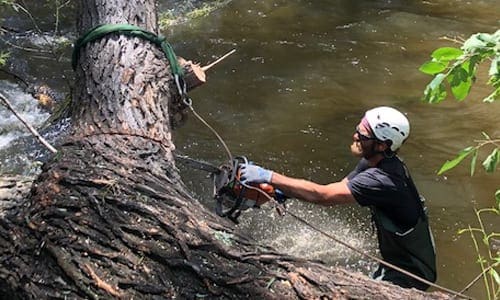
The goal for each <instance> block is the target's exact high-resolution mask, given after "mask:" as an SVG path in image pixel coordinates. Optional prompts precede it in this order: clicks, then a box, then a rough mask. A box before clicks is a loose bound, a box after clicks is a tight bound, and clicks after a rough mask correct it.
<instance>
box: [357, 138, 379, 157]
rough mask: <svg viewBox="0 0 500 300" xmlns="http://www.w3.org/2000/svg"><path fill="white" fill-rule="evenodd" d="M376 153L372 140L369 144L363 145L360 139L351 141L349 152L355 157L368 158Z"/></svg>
mask: <svg viewBox="0 0 500 300" xmlns="http://www.w3.org/2000/svg"><path fill="white" fill-rule="evenodd" d="M377 153H378V152H377V151H375V143H373V142H372V143H370V145H363V144H362V143H361V142H360V141H353V142H352V144H351V154H352V155H354V156H355V157H359V158H362V157H363V158H365V159H370V158H372V157H373V156H375V155H376V154H377Z"/></svg>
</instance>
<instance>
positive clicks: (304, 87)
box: [0, 0, 500, 298]
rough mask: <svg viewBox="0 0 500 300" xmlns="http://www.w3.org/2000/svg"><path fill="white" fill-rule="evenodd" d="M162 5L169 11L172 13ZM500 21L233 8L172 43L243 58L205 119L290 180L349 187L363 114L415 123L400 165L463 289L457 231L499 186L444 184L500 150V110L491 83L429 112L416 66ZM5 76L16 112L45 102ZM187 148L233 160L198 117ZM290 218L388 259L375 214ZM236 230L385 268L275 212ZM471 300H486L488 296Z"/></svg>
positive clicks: (197, 175)
mask: <svg viewBox="0 0 500 300" xmlns="http://www.w3.org/2000/svg"><path fill="white" fill-rule="evenodd" d="M28 3H35V2H34V1H28ZM161 4H162V5H160V8H163V6H164V5H166V4H168V3H167V1H165V2H162V3H161ZM33 5H34V4H33ZM498 13H499V11H498V1H497V0H485V1H474V2H471V1H459V0H449V1H444V0H439V1H411V2H410V1H373V0H370V1H368V0H366V1H348V0H338V1H299V0H287V1H284V0H283V1H226V2H225V3H224V5H222V6H221V7H219V8H218V9H216V10H214V11H212V12H211V13H210V14H209V15H207V16H203V17H199V18H196V19H188V20H187V21H183V22H180V23H177V24H175V25H172V26H170V27H169V28H168V29H166V30H165V31H164V32H163V34H165V35H166V36H167V38H168V40H169V41H170V43H171V44H172V45H173V47H174V49H175V51H176V53H177V54H178V55H180V56H183V57H185V58H188V59H192V60H194V61H198V62H201V63H202V64H207V63H209V62H211V61H214V60H215V59H216V58H217V57H219V56H221V55H223V54H224V53H226V52H228V51H230V50H231V49H236V52H235V53H234V54H233V55H231V56H230V57H228V58H227V59H226V60H224V61H223V62H221V63H219V64H218V65H217V66H216V67H214V68H212V69H210V70H209V71H208V73H207V75H208V82H207V83H206V84H205V85H204V86H202V87H199V88H198V89H196V90H195V91H193V92H192V93H191V97H192V98H193V103H194V104H193V105H194V109H195V110H196V111H197V112H198V113H199V114H201V115H202V116H203V117H204V118H205V120H206V121H207V122H208V123H210V124H211V125H212V126H213V127H214V128H215V129H216V130H217V131H218V133H219V134H220V135H221V136H222V137H223V138H224V140H225V142H226V143H227V145H228V146H229V148H230V149H231V152H232V154H233V155H246V156H247V157H248V158H249V159H250V160H252V161H254V162H256V163H258V164H260V165H263V166H265V167H267V168H270V169H273V170H276V171H278V172H283V173H285V174H288V175H291V176H296V177H301V178H307V179H311V180H314V181H316V182H320V183H329V182H333V181H337V180H340V179H342V178H343V177H344V176H345V175H346V174H347V173H348V172H349V171H350V170H351V169H352V168H353V167H354V166H355V164H356V159H355V158H353V157H352V156H351V155H350V152H349V145H350V142H351V139H352V134H353V130H354V126H355V125H356V124H357V122H358V121H359V119H360V117H361V116H362V114H363V112H364V111H365V110H367V109H369V108H371V107H373V106H378V105H391V106H395V107H397V108H399V109H400V110H402V111H403V112H405V113H407V115H408V118H409V119H410V122H411V125H412V132H411V137H410V139H409V140H408V141H407V143H405V145H404V146H403V148H402V150H401V152H400V156H401V157H402V158H403V159H404V160H405V161H406V163H407V164H408V166H409V168H410V170H411V172H412V176H413V178H414V180H415V182H416V184H417V186H418V188H419V190H420V192H421V193H422V194H423V195H424V196H425V197H426V199H427V206H428V207H429V213H430V221H431V226H432V229H433V233H434V235H435V240H436V247H437V257H438V272H439V274H438V282H437V283H438V284H440V285H443V286H446V287H448V288H451V289H454V290H460V289H462V288H463V287H464V286H465V285H467V284H468V283H469V282H470V281H471V280H472V279H473V278H474V277H475V276H476V275H477V274H479V273H480V268H479V266H478V264H477V263H476V259H477V256H476V252H475V250H474V247H473V244H472V242H471V239H470V236H469V235H458V234H457V231H458V230H460V229H462V228H466V227H467V226H468V224H471V225H472V226H477V220H476V217H475V215H474V212H473V209H474V208H482V207H489V206H492V205H493V203H494V192H495V190H496V189H498V188H499V187H500V185H499V182H500V180H499V179H500V176H499V173H498V172H497V173H495V174H485V172H484V171H483V170H481V169H480V168H478V170H477V172H476V174H475V175H474V177H472V178H471V177H470V176H469V170H468V165H467V164H466V165H464V166H459V167H458V168H456V169H454V170H453V171H451V172H448V173H446V174H445V175H444V176H443V175H442V176H437V175H436V171H437V170H438V169H439V168H440V166H441V165H442V163H443V162H444V161H446V160H447V159H450V158H452V157H453V156H454V155H455V154H456V153H457V152H458V151H459V150H460V149H462V148H465V147H466V146H468V145H471V144H474V141H475V140H478V139H481V138H482V136H481V132H482V131H484V132H486V133H488V134H489V135H490V136H492V137H498V136H499V135H500V128H499V126H498V120H499V119H500V109H499V104H498V103H492V104H485V103H480V99H482V98H481V96H484V95H486V94H487V93H488V92H489V91H490V90H489V88H488V87H486V86H485V85H484V82H485V76H484V75H482V76H479V77H478V80H477V85H476V86H474V88H473V92H472V94H471V96H470V98H469V100H467V101H464V102H456V101H454V100H447V101H446V102H444V103H442V104H439V105H429V104H425V103H422V102H421V101H420V100H419V99H420V97H421V95H422V92H423V90H424V87H425V85H426V84H427V82H428V80H429V77H427V76H426V75H423V74H421V73H419V72H418V67H419V66H420V65H421V64H422V63H423V62H425V61H426V60H428V57H429V55H430V53H431V52H432V51H433V50H434V49H436V48H438V47H441V46H452V45H453V42H452V41H449V40H446V39H442V37H448V38H467V37H469V36H470V35H471V34H473V33H476V32H490V33H492V32H494V31H496V30H497V29H498V28H499V27H500V22H499V18H498V16H499V14H498ZM2 14H3V16H4V18H5V20H6V22H7V23H8V24H9V25H10V26H16V25H18V26H21V25H22V26H24V27H25V28H28V27H29V23H28V22H27V21H26V20H24V19H23V18H21V17H15V15H14V14H13V13H12V12H9V11H4V12H3V13H2ZM44 14H45V16H43V17H42V19H43V24H44V26H45V27H44V28H45V29H46V30H47V31H48V30H50V28H51V27H50V26H51V22H50V20H51V16H52V14H51V13H50V11H49V10H46V11H45V12H44ZM70 16H71V14H69V15H68V16H67V18H65V19H63V20H62V27H61V28H63V33H64V34H65V36H69V37H70V38H71V37H72V36H73V35H74V34H73V33H72V27H71V26H70V24H71V18H70ZM73 38H74V36H73ZM2 45H3V44H2ZM15 53H16V57H15V59H14V61H15V63H16V66H17V67H13V68H14V70H21V71H24V72H26V73H29V74H31V76H33V77H34V78H35V79H36V80H38V81H44V82H48V83H50V84H51V85H52V87H53V88H55V89H56V90H58V89H59V90H60V91H61V92H64V91H65V90H66V88H65V83H64V81H63V80H62V79H61V74H62V73H64V74H66V73H67V72H69V70H70V66H69V60H68V58H67V57H66V58H63V59H62V61H61V62H60V63H54V60H53V59H51V58H49V57H48V56H47V55H41V54H34V53H27V52H22V51H16V52H15ZM0 76H1V77H0V88H1V89H2V91H5V92H8V93H9V96H10V97H12V98H13V99H14V101H15V102H19V103H29V102H30V101H32V100H33V99H32V98H31V99H30V96H29V95H28V94H27V93H26V92H25V91H24V90H23V88H22V86H21V85H20V83H19V82H16V81H15V80H14V79H13V78H11V77H9V76H7V75H2V74H0ZM20 105H21V104H20ZM23 105H25V106H24V110H25V113H26V114H27V115H28V116H31V118H32V121H33V123H34V124H35V125H37V124H40V123H39V119H44V118H45V117H46V115H44V113H43V112H39V111H37V110H36V109H35V108H34V107H32V106H31V104H30V105H28V104H23ZM1 109H3V108H1ZM0 115H1V117H2V120H1V122H0V134H1V136H0V151H2V153H1V154H0V157H1V158H2V159H3V160H2V168H1V169H0V171H2V172H26V171H23V170H25V167H26V166H27V165H29V163H30V161H31V160H32V159H33V158H34V157H35V158H36V157H37V154H36V152H34V153H35V154H33V153H32V152H30V153H31V155H28V154H23V155H19V154H17V153H25V151H23V149H22V148H21V145H24V144H23V143H18V146H12V145H13V144H12V143H15V142H12V141H10V140H11V139H12V137H15V136H17V135H19V134H20V132H21V129H20V127H18V126H14V125H12V124H13V123H15V121H14V120H10V119H9V121H8V122H5V121H4V120H5V119H6V118H10V117H9V116H8V114H7V113H6V112H3V111H0ZM175 143H176V146H177V149H178V150H179V151H180V152H182V153H184V154H187V155H189V156H191V157H195V158H198V159H202V160H205V161H210V162H212V163H214V164H220V163H222V162H224V161H225V159H226V154H225V152H224V149H223V147H222V146H221V144H220V143H219V142H218V141H217V139H216V138H215V136H214V135H213V134H212V133H211V132H210V131H209V130H208V129H207V128H206V127H204V125H202V123H201V122H199V121H198V120H197V119H196V118H194V116H191V117H190V119H189V121H188V122H187V123H186V124H185V126H183V127H182V128H180V129H178V130H177V131H176V133H175ZM14 145H16V144H14ZM38 151H39V150H38ZM485 153H486V152H484V154H483V156H484V155H485ZM19 156H23V159H22V160H19V158H18V157H19ZM12 161H14V162H15V163H12ZM19 161H21V162H23V163H21V166H22V167H20V165H19ZM478 165H479V164H478ZM179 167H180V168H181V171H182V174H183V178H184V181H185V182H186V184H187V185H188V186H189V187H190V188H191V189H192V190H193V193H194V195H195V196H196V197H197V198H198V199H200V201H202V202H203V203H205V204H206V205H207V206H210V207H213V203H212V200H211V198H210V193H211V185H210V180H209V179H208V178H206V174H203V173H201V172H200V171H195V170H190V169H188V168H185V167H183V166H182V165H181V166H179ZM288 209H290V211H292V212H294V213H296V214H298V215H300V216H302V217H304V218H305V219H307V220H308V221H310V222H311V223H312V224H314V225H315V226H317V227H320V228H321V229H323V230H325V231H327V232H329V233H331V234H333V235H334V236H336V237H337V238H338V239H341V240H343V241H345V242H348V243H350V244H351V245H352V246H354V247H356V248H358V249H360V250H362V251H365V252H368V253H370V254H376V253H377V244H376V241H375V239H374V236H373V234H372V228H371V225H370V222H369V213H368V211H366V210H365V209H362V208H359V207H357V206H355V205H352V206H342V207H331V208H322V207H321V208H320V207H316V206H314V205H309V204H304V203H301V202H299V201H297V200H291V201H289V203H288ZM484 221H485V226H487V227H488V228H489V230H496V232H499V231H500V222H499V218H498V217H485V219H484ZM238 227H239V228H240V229H241V230H242V231H243V232H246V233H247V234H249V235H251V236H253V237H254V238H256V239H257V240H259V241H261V242H262V243H266V244H270V245H272V246H274V247H276V248H277V249H278V250H280V251H283V252H287V253H290V254H293V255H297V256H300V257H306V258H311V259H319V260H322V261H325V262H326V263H328V264H332V265H334V264H337V265H342V266H346V267H348V268H350V269H352V270H356V271H360V272H364V273H369V272H371V271H373V269H374V268H375V265H376V264H375V262H373V261H370V260H367V259H366V258H364V257H362V256H360V255H358V254H355V253H352V251H351V250H349V249H346V248H344V247H343V246H341V245H339V244H336V243H335V242H334V241H332V240H329V239H328V238H325V237H323V236H321V235H320V234H318V233H316V232H314V231H313V230H311V229H309V228H307V227H305V226H304V225H301V224H300V223H298V222H296V221H295V220H294V219H293V218H291V217H289V216H287V217H283V218H282V217H279V216H277V215H276V213H275V212H274V211H273V208H272V207H268V206H267V205H264V206H263V207H262V208H261V209H260V210H252V211H247V212H245V213H244V214H243V216H242V217H241V223H240V224H239V225H238ZM469 294H470V295H472V296H474V297H476V298H484V297H485V293H484V288H483V287H482V286H481V283H478V284H476V285H475V286H473V287H472V288H471V289H470V291H469Z"/></svg>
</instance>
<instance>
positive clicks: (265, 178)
mask: <svg viewBox="0 0 500 300" xmlns="http://www.w3.org/2000/svg"><path fill="white" fill-rule="evenodd" d="M272 176H273V171H271V170H266V169H264V168H261V167H259V166H256V165H251V164H241V165H240V180H241V182H242V183H244V184H248V183H267V182H270V181H271V177H272Z"/></svg>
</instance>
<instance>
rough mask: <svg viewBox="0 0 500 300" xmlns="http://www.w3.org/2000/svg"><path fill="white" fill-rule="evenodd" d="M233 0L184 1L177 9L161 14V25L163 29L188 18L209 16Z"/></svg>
mask: <svg viewBox="0 0 500 300" xmlns="http://www.w3.org/2000/svg"><path fill="white" fill-rule="evenodd" d="M231 1H232V0H212V1H182V4H179V5H178V6H177V7H176V9H175V11H174V10H168V11H166V12H163V13H161V14H160V17H159V21H158V23H159V25H160V29H161V30H165V29H167V28H168V27H170V26H173V25H177V24H180V23H183V22H186V21H188V20H192V19H197V18H202V17H206V16H208V15H209V14H210V13H212V12H214V11H215V10H217V9H219V8H221V7H223V6H226V5H227V4H229V3H230V2H231Z"/></svg>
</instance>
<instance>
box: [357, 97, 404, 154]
mask: <svg viewBox="0 0 500 300" xmlns="http://www.w3.org/2000/svg"><path fill="white" fill-rule="evenodd" d="M365 118H366V120H367V121H368V124H370V127H371V129H372V131H373V134H374V135H375V137H376V138H377V139H379V140H381V141H384V142H385V141H391V144H390V147H391V150H392V151H396V150H398V149H399V147H401V145H402V144H403V142H404V141H405V140H406V139H407V138H408V136H409V135H410V122H408V119H407V118H406V117H405V115H403V114H402V113H401V112H400V111H398V110H396V109H394V108H392V107H388V106H379V107H375V108H373V109H370V110H369V111H367V112H366V113H365Z"/></svg>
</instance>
